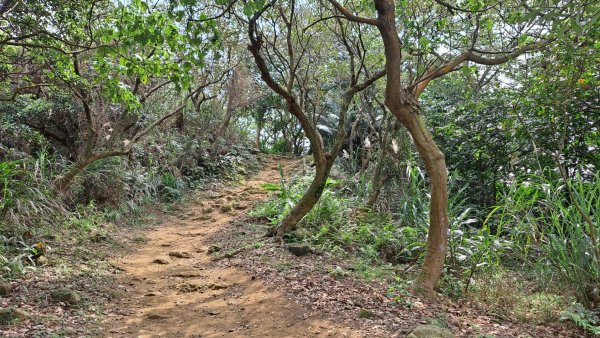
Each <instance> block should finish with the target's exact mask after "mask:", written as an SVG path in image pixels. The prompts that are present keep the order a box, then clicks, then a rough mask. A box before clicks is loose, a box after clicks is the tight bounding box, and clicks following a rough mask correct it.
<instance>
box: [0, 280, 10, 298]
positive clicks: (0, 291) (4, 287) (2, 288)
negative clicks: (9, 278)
mask: <svg viewBox="0 0 600 338" xmlns="http://www.w3.org/2000/svg"><path fill="white" fill-rule="evenodd" d="M10 291H11V287H10V284H8V283H4V282H0V297H6V296H8V295H10Z"/></svg>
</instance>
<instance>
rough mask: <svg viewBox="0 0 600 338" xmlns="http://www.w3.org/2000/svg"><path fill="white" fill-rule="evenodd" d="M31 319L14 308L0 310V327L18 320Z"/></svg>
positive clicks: (22, 311) (23, 312)
mask: <svg viewBox="0 0 600 338" xmlns="http://www.w3.org/2000/svg"><path fill="white" fill-rule="evenodd" d="M29 318H31V315H30V314H29V313H28V312H26V311H24V310H21V309H16V308H14V307H9V308H0V325H9V324H11V323H14V322H16V321H18V320H25V319H29Z"/></svg>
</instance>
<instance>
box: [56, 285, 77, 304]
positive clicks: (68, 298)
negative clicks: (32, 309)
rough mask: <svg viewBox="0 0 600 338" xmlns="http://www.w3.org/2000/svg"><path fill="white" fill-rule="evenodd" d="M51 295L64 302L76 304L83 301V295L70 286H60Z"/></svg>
mask: <svg viewBox="0 0 600 338" xmlns="http://www.w3.org/2000/svg"><path fill="white" fill-rule="evenodd" d="M50 295H51V296H52V298H53V299H54V300H55V301H57V302H63V303H67V304H71V305H76V304H79V302H81V296H80V295H79V293H78V292H77V291H73V290H71V289H69V288H60V289H57V290H54V291H52V293H51V294H50Z"/></svg>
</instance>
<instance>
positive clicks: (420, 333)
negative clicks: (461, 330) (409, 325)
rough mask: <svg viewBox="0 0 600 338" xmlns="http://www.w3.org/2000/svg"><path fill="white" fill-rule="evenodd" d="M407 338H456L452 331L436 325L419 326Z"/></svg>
mask: <svg viewBox="0 0 600 338" xmlns="http://www.w3.org/2000/svg"><path fill="white" fill-rule="evenodd" d="M406 338H454V334H453V333H452V332H450V330H447V329H444V328H441V327H439V326H435V325H420V326H417V327H416V328H415V329H414V330H412V332H411V333H409V334H408V336H406Z"/></svg>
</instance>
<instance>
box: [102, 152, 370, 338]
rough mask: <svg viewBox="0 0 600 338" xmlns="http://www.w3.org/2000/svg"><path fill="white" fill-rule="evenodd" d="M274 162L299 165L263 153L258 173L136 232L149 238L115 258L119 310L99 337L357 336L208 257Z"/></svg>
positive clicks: (273, 172)
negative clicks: (122, 292) (118, 272)
mask: <svg viewBox="0 0 600 338" xmlns="http://www.w3.org/2000/svg"><path fill="white" fill-rule="evenodd" d="M278 163H281V165H283V166H284V172H286V173H289V172H292V171H294V170H295V169H297V167H298V166H299V165H300V163H299V162H298V161H297V160H291V159H285V158H279V159H277V158H273V157H265V158H263V165H264V167H263V170H261V171H260V172H259V173H258V174H257V175H255V176H254V177H252V178H251V179H249V180H248V181H247V182H246V183H245V184H243V185H239V186H234V187H229V188H223V189H222V190H217V191H210V192H204V193H202V194H201V195H200V196H199V198H198V201H197V202H194V203H189V205H187V206H184V207H182V211H181V214H180V215H177V216H178V217H174V216H169V217H165V219H164V220H162V221H161V223H160V224H159V225H158V226H156V227H155V228H154V229H153V230H146V231H145V232H142V233H141V234H143V235H144V236H145V237H146V238H147V242H146V243H145V244H143V245H140V246H139V248H138V249H136V250H135V251H134V252H133V253H131V254H129V255H127V256H125V257H123V258H122V259H121V260H120V261H119V262H118V263H117V264H118V265H119V266H120V267H121V268H122V270H123V274H122V276H121V277H120V279H119V284H120V286H121V287H122V288H123V289H124V290H125V291H126V292H125V296H124V297H123V298H122V299H121V300H119V301H118V303H117V304H115V307H116V309H117V311H115V312H116V313H118V314H113V315H111V316H109V317H107V319H106V320H105V321H104V324H103V329H102V331H103V332H104V334H103V336H107V337H331V336H334V337H358V336H360V334H358V333H356V332H353V330H352V329H350V328H347V327H342V326H340V325H337V324H335V323H332V322H328V321H325V320H321V319H319V318H318V315H315V314H314V313H311V312H309V311H308V310H306V309H304V308H302V307H301V306H300V305H298V304H295V303H293V302H292V301H290V300H288V299H287V298H286V297H285V296H284V295H283V294H281V293H280V292H277V291H274V290H273V289H272V288H269V287H268V286H266V285H265V284H264V283H263V282H261V281H260V280H259V279H258V278H255V277H253V276H252V275H249V274H248V273H246V272H244V271H242V270H240V269H235V268H224V267H219V266H218V265H217V264H215V262H214V261H212V259H211V255H209V254H208V251H211V250H210V246H211V243H210V242H209V239H210V238H211V237H213V236H214V235H215V234H216V233H217V232H219V231H220V230H221V229H223V227H225V226H226V225H227V224H228V223H229V222H230V221H232V220H234V219H236V218H237V217H240V216H242V215H244V214H245V213H246V212H247V211H248V210H249V209H250V208H251V207H252V205H254V204H255V203H257V202H259V201H261V200H263V199H264V198H266V194H265V192H264V190H263V189H261V185H262V184H263V183H266V182H270V183H275V182H277V181H278V180H279V178H280V176H279V173H278V169H277V165H278ZM229 208H231V210H228V209H229ZM217 255H218V254H217ZM213 256H214V255H213ZM315 316H316V317H317V318H315Z"/></svg>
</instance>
